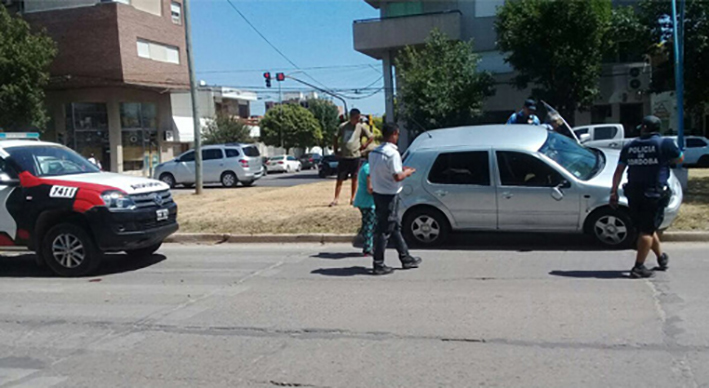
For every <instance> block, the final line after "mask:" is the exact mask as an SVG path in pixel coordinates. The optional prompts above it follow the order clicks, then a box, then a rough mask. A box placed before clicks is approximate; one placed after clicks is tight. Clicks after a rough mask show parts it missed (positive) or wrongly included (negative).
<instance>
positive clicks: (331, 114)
mask: <svg viewBox="0 0 709 388" xmlns="http://www.w3.org/2000/svg"><path fill="white" fill-rule="evenodd" d="M308 110H309V111H310V113H312V114H313V116H315V119H316V120H317V121H318V123H319V124H320V131H321V132H322V142H321V143H322V144H320V145H321V146H323V147H328V146H330V144H332V139H333V138H334V137H335V134H337V128H338V127H339V125H340V111H339V110H338V109H337V106H335V104H333V103H332V101H328V100H323V99H318V98H313V99H309V100H308Z"/></svg>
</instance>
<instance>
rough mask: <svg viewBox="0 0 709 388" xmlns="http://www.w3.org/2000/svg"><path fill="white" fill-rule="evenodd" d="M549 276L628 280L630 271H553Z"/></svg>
mask: <svg viewBox="0 0 709 388" xmlns="http://www.w3.org/2000/svg"><path fill="white" fill-rule="evenodd" d="M549 275H553V276H562V277H567V278H577V279H627V278H628V271H551V272H549Z"/></svg>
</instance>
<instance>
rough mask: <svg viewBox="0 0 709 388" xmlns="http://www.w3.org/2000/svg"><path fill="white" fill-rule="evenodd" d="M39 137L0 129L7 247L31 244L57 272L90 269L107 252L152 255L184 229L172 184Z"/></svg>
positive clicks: (1, 241) (0, 193)
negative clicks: (109, 167) (111, 169)
mask: <svg viewBox="0 0 709 388" xmlns="http://www.w3.org/2000/svg"><path fill="white" fill-rule="evenodd" d="M38 137H39V136H38V135H37V134H10V133H7V134H2V133H0V247H2V246H20V247H28V248H29V249H30V250H32V251H35V252H37V262H38V264H40V265H42V264H46V265H47V266H48V267H49V268H51V270H52V271H53V272H55V273H56V274H58V275H60V276H83V275H87V274H90V273H91V272H93V271H94V270H95V269H96V268H98V266H99V265H100V263H101V259H102V257H103V254H104V253H106V252H126V253H128V254H131V255H133V256H146V255H151V254H153V253H154V252H155V251H157V250H158V248H160V245H161V244H162V242H163V240H165V238H166V237H167V236H169V235H170V234H172V233H174V232H175V231H177V229H178V225H177V205H176V204H175V202H174V201H173V199H172V195H171V193H170V190H169V187H168V186H167V185H166V184H165V183H162V182H160V181H157V180H152V179H146V178H140V177H133V176H127V175H121V174H115V173H108V172H101V171H100V170H99V169H98V168H97V167H96V166H95V165H94V164H92V163H90V162H89V161H88V160H86V159H85V158H84V157H83V156H81V155H79V154H77V153H76V152H74V151H72V150H71V149H69V148H67V147H64V146H62V145H59V144H55V143H48V142H43V141H39V140H37V138H38ZM32 139H35V140H32Z"/></svg>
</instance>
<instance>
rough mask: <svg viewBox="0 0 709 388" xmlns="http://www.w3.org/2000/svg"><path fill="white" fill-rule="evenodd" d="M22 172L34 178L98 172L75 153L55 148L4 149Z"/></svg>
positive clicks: (62, 148)
mask: <svg viewBox="0 0 709 388" xmlns="http://www.w3.org/2000/svg"><path fill="white" fill-rule="evenodd" d="M5 151H7V152H8V153H9V154H10V157H11V158H12V160H13V161H14V162H15V163H17V165H19V167H20V168H21V169H22V171H27V172H29V173H30V174H32V175H34V176H36V177H49V176H59V175H73V174H87V173H94V172H100V171H101V170H99V169H98V168H97V167H96V166H94V165H93V164H92V163H91V162H89V161H88V160H86V159H85V158H84V157H83V156H81V155H79V154H77V153H76V152H74V151H72V150H70V149H68V148H64V147H57V146H31V147H10V148H6V149H5Z"/></svg>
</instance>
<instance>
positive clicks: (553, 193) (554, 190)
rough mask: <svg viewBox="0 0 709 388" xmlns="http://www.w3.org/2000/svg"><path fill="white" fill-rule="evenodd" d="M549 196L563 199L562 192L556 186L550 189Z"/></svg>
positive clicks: (559, 199)
mask: <svg viewBox="0 0 709 388" xmlns="http://www.w3.org/2000/svg"><path fill="white" fill-rule="evenodd" d="M551 197H552V198H554V199H555V200H557V201H561V200H562V199H564V193H563V192H562V191H561V189H560V188H559V187H558V186H557V187H554V188H552V189H551Z"/></svg>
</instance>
